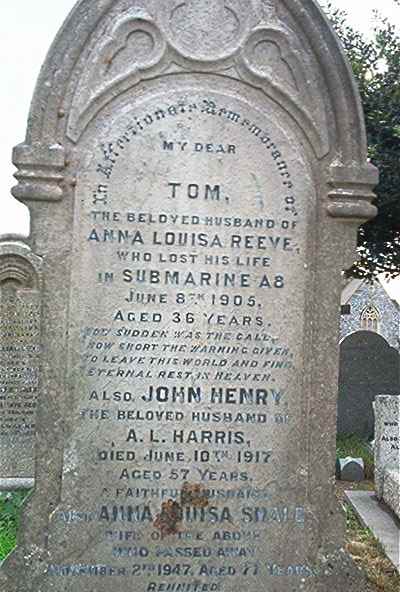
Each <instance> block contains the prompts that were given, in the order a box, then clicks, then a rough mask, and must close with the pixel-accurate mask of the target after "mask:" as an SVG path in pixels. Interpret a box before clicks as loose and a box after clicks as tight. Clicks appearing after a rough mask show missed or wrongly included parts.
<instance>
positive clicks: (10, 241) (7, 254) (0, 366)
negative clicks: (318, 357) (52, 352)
mask: <svg viewBox="0 0 400 592" xmlns="http://www.w3.org/2000/svg"><path fill="white" fill-rule="evenodd" d="M40 269H41V260H40V258H39V257H37V256H36V255H34V254H33V253H32V251H31V250H30V248H29V247H28V246H27V245H26V244H25V243H24V242H23V241H22V240H21V239H20V240H18V238H17V237H12V236H11V237H9V236H4V237H0V491H1V490H10V489H13V488H14V489H25V488H29V487H31V486H32V482H33V476H34V436H35V424H36V404H37V397H38V387H39V365H40V328H41V322H40V321H41V291H40V289H41V287H40V281H41V280H40Z"/></svg>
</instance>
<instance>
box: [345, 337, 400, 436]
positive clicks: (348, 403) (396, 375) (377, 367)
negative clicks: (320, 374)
mask: <svg viewBox="0 0 400 592" xmlns="http://www.w3.org/2000/svg"><path fill="white" fill-rule="evenodd" d="M381 393H387V394H390V395H397V394H399V393H400V355H399V352H398V351H396V350H395V349H394V348H393V347H390V345H389V344H388V343H387V341H386V340H385V339H384V338H383V337H381V335H378V334H377V333H373V332H372V331H358V332H357V333H353V334H352V335H349V337H347V338H346V339H345V340H344V341H343V342H342V344H341V346H340V365H339V409H338V433H339V434H357V435H359V436H361V437H362V438H366V439H371V438H372V437H373V435H374V411H373V408H372V404H373V402H374V400H375V397H376V396H377V395H379V394H381Z"/></svg>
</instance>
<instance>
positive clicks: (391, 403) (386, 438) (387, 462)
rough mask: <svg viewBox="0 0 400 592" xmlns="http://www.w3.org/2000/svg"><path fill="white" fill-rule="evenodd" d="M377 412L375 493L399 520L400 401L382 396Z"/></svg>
mask: <svg viewBox="0 0 400 592" xmlns="http://www.w3.org/2000/svg"><path fill="white" fill-rule="evenodd" d="M374 410H375V425H376V434H375V491H376V494H377V497H378V498H379V499H383V500H384V501H385V502H386V503H387V504H388V506H389V507H390V508H392V510H393V511H394V512H395V513H396V514H397V515H398V516H399V518H400V397H398V396H389V395H380V396H378V397H376V400H375V405H374Z"/></svg>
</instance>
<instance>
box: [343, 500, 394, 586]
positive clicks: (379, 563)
mask: <svg viewBox="0 0 400 592" xmlns="http://www.w3.org/2000/svg"><path fill="white" fill-rule="evenodd" d="M344 508H345V512H346V522H347V545H346V546H347V550H348V551H349V552H350V553H351V555H352V556H353V559H354V560H355V562H356V563H357V564H358V565H359V566H360V567H362V568H363V569H364V570H365V572H366V574H367V577H368V580H369V582H370V583H371V584H372V585H373V590H374V591H375V592H399V590H400V575H399V574H398V573H397V572H396V569H395V568H394V566H393V565H392V564H391V562H390V561H389V560H388V559H387V557H386V555H385V552H384V549H383V547H382V545H381V544H380V542H379V541H378V540H377V539H376V538H375V537H374V535H373V533H372V532H371V530H370V529H369V528H365V527H364V526H363V525H362V524H361V523H360V522H359V520H358V518H357V515H356V513H355V512H354V510H353V508H351V506H350V505H349V504H348V503H345V504H344Z"/></svg>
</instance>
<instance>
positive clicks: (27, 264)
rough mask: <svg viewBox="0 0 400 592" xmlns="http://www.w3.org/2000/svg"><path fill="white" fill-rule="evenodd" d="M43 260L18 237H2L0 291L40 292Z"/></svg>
mask: <svg viewBox="0 0 400 592" xmlns="http://www.w3.org/2000/svg"><path fill="white" fill-rule="evenodd" d="M41 269H42V259H41V258H40V257H38V256H37V255H35V254H34V253H33V252H32V251H31V249H30V247H29V246H28V245H27V244H25V243H24V242H23V239H20V238H19V237H18V236H14V235H10V236H7V235H6V236H2V237H0V289H4V288H13V289H16V290H20V289H22V290H39V289H40V287H41Z"/></svg>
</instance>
